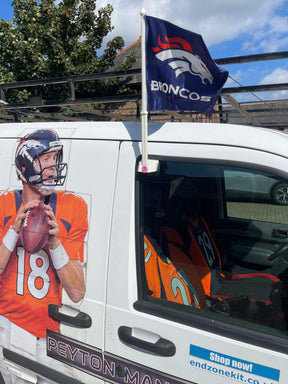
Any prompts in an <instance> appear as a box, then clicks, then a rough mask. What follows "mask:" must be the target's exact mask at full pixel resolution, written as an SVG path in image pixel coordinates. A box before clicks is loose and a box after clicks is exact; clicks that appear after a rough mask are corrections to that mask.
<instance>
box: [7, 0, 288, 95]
mask: <svg viewBox="0 0 288 384" xmlns="http://www.w3.org/2000/svg"><path fill="white" fill-rule="evenodd" d="M56 1H58V2H59V1H60V0H56ZM11 3H12V1H7V0H6V1H2V2H1V7H0V18H5V19H7V20H11V19H12V12H13V8H12V6H11ZM107 3H110V4H111V5H112V6H113V8H114V12H113V15H112V24H113V25H114V27H115V28H114V30H113V32H112V33H110V35H108V37H107V39H106V42H107V40H110V39H111V38H112V37H114V36H116V35H119V36H122V37H123V38H124V40H125V45H126V46H128V45H130V44H131V43H133V42H134V41H135V40H137V39H138V38H139V36H140V34H141V19H140V11H141V9H142V8H145V9H146V11H147V14H148V15H150V16H155V17H159V18H162V19H165V20H168V21H170V22H171V23H174V24H176V25H178V26H180V27H182V28H185V29H188V30H190V31H193V32H196V33H199V34H200V35H202V37H203V39H204V41H205V43H206V45H207V47H208V49H209V51H210V54H211V56H212V57H213V58H214V59H216V58H223V57H230V56H241V55H249V54H256V53H266V52H276V51H288V0H264V1H263V0H252V1H251V0H201V1H200V0H157V1H155V0H110V1H109V0H96V6H97V8H99V7H101V6H105V5H107ZM225 68H226V69H228V71H229V73H230V75H231V77H232V78H234V79H236V80H237V81H238V82H240V83H241V84H242V85H251V84H269V83H277V82H287V83H288V59H285V60H275V61H268V62H262V63H253V64H241V65H231V66H226V67H225ZM234 85H237V84H236V83H234V82H233V81H232V80H231V79H229V80H228V81H227V83H226V85H225V86H234ZM258 96H259V97H260V98H262V99H269V98H270V99H271V98H287V99H288V91H282V92H281V93H269V94H268V93H262V94H258ZM241 99H242V100H251V101H255V98H253V97H252V96H251V95H241V96H238V100H239V101H241Z"/></svg>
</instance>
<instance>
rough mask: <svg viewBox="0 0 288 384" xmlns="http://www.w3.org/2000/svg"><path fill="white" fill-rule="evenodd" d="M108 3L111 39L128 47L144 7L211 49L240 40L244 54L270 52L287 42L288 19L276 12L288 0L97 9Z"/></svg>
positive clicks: (146, 3) (210, 0)
mask: <svg viewBox="0 0 288 384" xmlns="http://www.w3.org/2000/svg"><path fill="white" fill-rule="evenodd" d="M107 3H110V4H111V5H112V6H113V8H114V12H113V15H112V24H113V25H114V26H115V29H114V31H113V33H112V34H111V35H110V36H109V38H112V37H113V36H115V35H120V36H122V37H123V38H124V40H125V43H126V45H129V44H131V43H132V42H134V41H135V40H137V39H138V37H139V36H140V34H141V19H140V11H141V9H142V8H145V9H146V11H147V14H149V15H150V16H154V17H159V18H162V19H165V20H168V21H170V22H172V23H174V24H176V25H179V26H180V27H182V28H186V29H188V30H190V31H194V32H197V33H200V34H201V35H202V36H203V38H204V40H205V42H206V44H207V45H208V47H209V46H211V45H213V44H219V43H223V42H225V41H232V40H233V39H241V41H242V43H243V44H244V45H243V48H244V49H245V51H250V52H252V51H256V50H258V49H259V50H260V52H269V51H271V50H274V49H276V50H277V49H280V48H284V47H285V44H286V46H287V43H288V42H287V39H288V36H287V34H288V18H287V16H283V15H281V13H279V12H278V13H277V10H278V9H279V7H281V6H283V5H284V3H287V0H265V1H263V0H253V1H251V0H232V1H231V0H217V1H215V0H201V1H189V0H188V1H187V0H177V1H175V0H157V1H155V0H138V1H135V0H110V1H109V0H97V3H96V4H97V8H98V7H101V6H105V5H107ZM285 34H286V36H285ZM283 35H284V36H283ZM239 54H240V52H239Z"/></svg>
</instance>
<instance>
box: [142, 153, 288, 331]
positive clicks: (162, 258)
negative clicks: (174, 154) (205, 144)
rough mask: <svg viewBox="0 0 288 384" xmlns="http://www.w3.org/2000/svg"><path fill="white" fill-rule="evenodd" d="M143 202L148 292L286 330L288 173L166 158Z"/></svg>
mask: <svg viewBox="0 0 288 384" xmlns="http://www.w3.org/2000/svg"><path fill="white" fill-rule="evenodd" d="M139 204H140V206H139V212H140V214H139V220H140V229H141V238H142V240H143V247H144V263H143V269H144V272H145V273H144V274H145V282H144V284H143V287H142V294H143V297H144V299H145V300H147V301H150V302H156V303H158V304H161V305H163V306H166V307H167V308H174V309H175V310H176V311H185V312H186V313H187V312H190V313H193V315H195V314H196V315H197V316H203V318H209V319H211V318H212V319H217V320H219V321H221V322H225V323H229V324H232V325H236V326H239V327H241V328H244V329H246V328H249V329H254V330H257V332H259V331H260V332H261V331H262V332H263V333H265V334H270V335H276V336H281V337H283V335H284V336H285V337H287V335H288V334H287V314H288V301H287V286H288V284H287V276H288V180H285V179H283V178H280V177H278V176H276V175H273V174H271V173H268V172H266V173H265V172H259V171H257V170H253V169H251V168H249V169H244V168H239V167H232V166H231V165H227V166H225V165H223V164H221V165H213V164H206V163H205V164H195V163H189V162H178V161H163V160H162V161H160V168H159V172H158V173H157V174H156V173H155V174H145V175H142V174H141V175H139Z"/></svg>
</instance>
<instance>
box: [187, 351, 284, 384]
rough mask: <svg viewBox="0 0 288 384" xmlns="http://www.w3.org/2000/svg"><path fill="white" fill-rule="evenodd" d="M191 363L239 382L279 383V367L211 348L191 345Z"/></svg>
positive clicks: (194, 366) (257, 383) (254, 383)
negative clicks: (243, 358)
mask: <svg viewBox="0 0 288 384" xmlns="http://www.w3.org/2000/svg"><path fill="white" fill-rule="evenodd" d="M189 364H190V366H191V367H193V368H196V369H201V370H203V371H206V372H209V373H212V374H215V375H218V376H223V378H230V379H233V380H235V381H238V382H239V383H248V384H278V383H279V378H280V371H279V369H275V368H271V367H267V366H264V365H260V364H256V363H253V362H251V361H247V360H242V359H238V358H235V357H233V356H229V355H225V354H223V353H218V352H215V351H213V350H210V349H205V348H201V347H198V346H196V345H192V344H191V345H190V354H189Z"/></svg>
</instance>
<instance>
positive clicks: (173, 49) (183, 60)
mask: <svg viewBox="0 0 288 384" xmlns="http://www.w3.org/2000/svg"><path fill="white" fill-rule="evenodd" d="M145 55H146V88H147V111H159V110H178V111H197V112H201V113H211V112H212V111H213V107H214V105H215V103H216V101H217V99H218V96H219V94H220V92H221V89H222V87H223V85H224V84H225V82H226V80H227V77H228V72H227V71H226V70H224V69H223V68H221V67H219V66H218V65H217V64H216V63H215V62H214V60H213V59H212V58H211V56H210V54H209V51H208V49H207V47H206V45H205V43H204V41H203V39H202V37H201V36H200V35H198V34H196V33H193V32H190V31H187V30H185V29H182V28H179V27H178V26H176V25H174V24H171V23H169V22H167V21H165V20H161V19H158V18H155V17H151V16H145Z"/></svg>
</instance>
